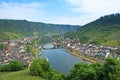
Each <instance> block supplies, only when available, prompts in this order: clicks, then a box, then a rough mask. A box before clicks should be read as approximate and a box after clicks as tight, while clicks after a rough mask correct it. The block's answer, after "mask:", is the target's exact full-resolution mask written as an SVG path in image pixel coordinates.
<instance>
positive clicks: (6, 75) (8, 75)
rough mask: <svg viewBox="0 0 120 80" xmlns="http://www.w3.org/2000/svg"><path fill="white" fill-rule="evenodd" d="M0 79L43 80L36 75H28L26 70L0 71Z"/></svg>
mask: <svg viewBox="0 0 120 80" xmlns="http://www.w3.org/2000/svg"><path fill="white" fill-rule="evenodd" d="M0 80H45V79H42V78H40V77H37V76H30V75H29V71H28V70H22V71H17V72H0Z"/></svg>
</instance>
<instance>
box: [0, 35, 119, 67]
mask: <svg viewBox="0 0 120 80" xmlns="http://www.w3.org/2000/svg"><path fill="white" fill-rule="evenodd" d="M35 39H38V36H33V37H23V38H21V39H18V40H8V41H6V42H1V43H0V45H1V44H2V45H4V46H5V48H3V49H2V50H0V64H1V65H6V64H8V63H9V62H10V61H12V60H19V61H22V62H23V63H24V65H25V66H28V65H29V64H30V63H31V61H32V60H33V59H35V58H38V57H39V56H40V55H39V52H40V48H39V46H40V45H39V41H38V43H36V44H34V42H33V41H35ZM39 39H40V38H39ZM42 45H43V44H42ZM53 45H54V48H59V47H60V46H61V47H62V48H64V49H65V50H66V51H67V52H68V53H70V54H72V55H74V56H77V57H80V58H82V59H84V60H87V61H89V62H92V63H96V62H103V61H105V59H106V58H107V57H114V58H117V59H120V54H119V52H120V49H119V48H116V47H109V46H103V45H95V44H93V43H92V44H90V43H86V44H82V43H80V39H79V38H74V39H73V40H72V39H70V38H62V39H61V41H60V42H53ZM57 45H59V47H56V46H57Z"/></svg>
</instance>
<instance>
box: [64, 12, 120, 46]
mask: <svg viewBox="0 0 120 80" xmlns="http://www.w3.org/2000/svg"><path fill="white" fill-rule="evenodd" d="M65 36H66V37H70V38H74V37H78V38H80V40H81V42H82V43H87V42H88V43H95V44H102V45H107V46H116V47H120V14H119V13H117V14H111V15H106V16H104V17H101V18H99V19H97V20H95V21H93V22H91V23H88V24H86V25H84V26H82V28H80V29H79V30H77V31H75V32H70V33H67V34H65Z"/></svg>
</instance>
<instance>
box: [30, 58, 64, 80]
mask: <svg viewBox="0 0 120 80" xmlns="http://www.w3.org/2000/svg"><path fill="white" fill-rule="evenodd" d="M29 69H30V74H31V75H34V76H40V77H42V78H46V79H48V80H63V78H64V75H62V74H60V73H59V72H57V71H55V70H53V69H52V68H51V67H50V64H49V63H48V62H47V61H46V60H45V59H36V60H34V61H33V62H32V63H31V65H30V68H29Z"/></svg>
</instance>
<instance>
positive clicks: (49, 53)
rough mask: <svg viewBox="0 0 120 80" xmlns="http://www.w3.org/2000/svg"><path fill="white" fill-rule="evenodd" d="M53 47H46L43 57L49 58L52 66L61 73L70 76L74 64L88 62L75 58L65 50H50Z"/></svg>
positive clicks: (42, 53)
mask: <svg viewBox="0 0 120 80" xmlns="http://www.w3.org/2000/svg"><path fill="white" fill-rule="evenodd" d="M50 47H52V45H46V46H45V48H46V50H44V51H43V52H41V57H42V58H44V57H47V58H48V60H49V62H50V64H51V66H52V67H53V68H54V69H56V70H57V71H59V72H62V73H64V74H68V73H69V71H70V69H71V68H72V67H73V66H74V64H76V63H78V62H86V63H88V62H87V61H84V60H82V59H80V58H78V57H76V56H73V55H71V54H69V53H68V52H66V51H65V50H64V49H49V48H50Z"/></svg>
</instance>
